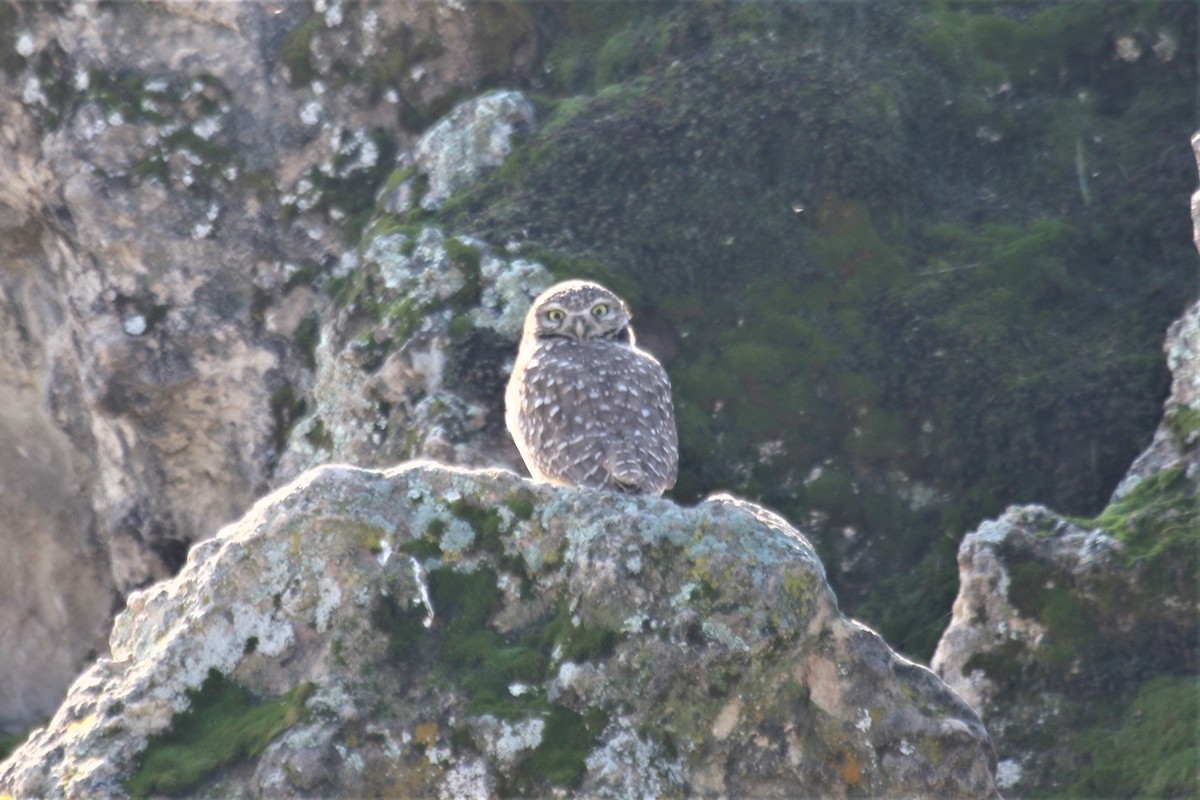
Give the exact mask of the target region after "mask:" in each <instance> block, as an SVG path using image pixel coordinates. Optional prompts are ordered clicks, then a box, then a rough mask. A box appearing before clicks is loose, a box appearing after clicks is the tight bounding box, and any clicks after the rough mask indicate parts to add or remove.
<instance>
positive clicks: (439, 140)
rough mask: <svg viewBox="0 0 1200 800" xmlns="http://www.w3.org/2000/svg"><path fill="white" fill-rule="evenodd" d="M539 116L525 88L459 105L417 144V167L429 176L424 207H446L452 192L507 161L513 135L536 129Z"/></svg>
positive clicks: (501, 92)
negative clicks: (524, 90) (523, 92)
mask: <svg viewBox="0 0 1200 800" xmlns="http://www.w3.org/2000/svg"><path fill="white" fill-rule="evenodd" d="M535 119H536V118H535V114H534V110H533V105H532V104H530V102H529V101H528V100H526V99H525V97H524V95H522V94H521V93H520V92H513V91H496V92H491V93H490V94H486V95H483V96H482V97H478V98H475V99H474V100H468V101H467V102H465V103H461V104H459V105H458V106H456V107H455V108H454V110H453V111H451V112H450V114H449V115H448V116H447V117H446V118H445V119H443V120H442V121H441V122H439V123H438V124H437V125H435V126H433V127H432V128H431V129H430V130H429V131H428V132H427V133H426V134H425V135H424V136H422V137H421V139H420V141H418V142H417V147H416V151H415V155H416V164H417V167H418V168H419V169H420V171H421V172H423V173H425V174H426V175H428V176H429V191H428V192H426V193H425V195H424V197H422V198H421V207H422V208H425V209H428V210H433V209H437V208H441V207H442V205H443V204H444V203H445V202H446V200H447V199H449V197H450V195H452V194H454V193H455V192H458V191H460V190H461V189H463V188H465V187H466V186H468V185H470V184H471V183H474V182H475V181H476V180H478V179H479V176H480V175H481V174H483V172H484V171H485V170H487V169H493V168H495V167H498V166H500V165H501V164H502V163H504V159H505V157H507V156H508V154H509V152H510V151H511V150H512V147H513V143H512V137H513V134H515V133H530V132H532V130H533V127H534V125H535Z"/></svg>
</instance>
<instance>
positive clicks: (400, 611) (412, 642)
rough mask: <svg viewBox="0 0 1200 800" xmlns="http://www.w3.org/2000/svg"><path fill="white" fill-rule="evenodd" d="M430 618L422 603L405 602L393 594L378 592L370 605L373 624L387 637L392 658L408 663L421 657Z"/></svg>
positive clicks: (390, 659)
mask: <svg viewBox="0 0 1200 800" xmlns="http://www.w3.org/2000/svg"><path fill="white" fill-rule="evenodd" d="M428 617H429V609H427V608H425V606H424V605H422V604H420V603H416V604H412V605H409V604H408V603H404V604H402V603H401V602H400V601H397V600H396V598H395V597H394V596H393V595H392V594H386V595H385V594H381V595H379V597H378V598H377V599H376V601H375V604H374V606H372V608H371V624H372V626H374V627H375V629H376V630H379V631H381V632H383V634H384V635H385V636H386V637H387V658H388V660H389V661H392V662H394V663H398V664H409V663H412V662H414V661H416V660H417V659H419V658H420V657H421V655H422V653H423V651H424V649H425V648H426V643H427V641H428V636H429V630H428V628H426V626H425V622H426V620H427V619H428Z"/></svg>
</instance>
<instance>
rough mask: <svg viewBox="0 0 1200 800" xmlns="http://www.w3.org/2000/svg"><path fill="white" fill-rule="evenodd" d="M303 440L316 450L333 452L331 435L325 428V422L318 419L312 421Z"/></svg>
mask: <svg viewBox="0 0 1200 800" xmlns="http://www.w3.org/2000/svg"><path fill="white" fill-rule="evenodd" d="M304 438H305V439H307V440H308V443H309V444H311V445H312V446H313V447H315V448H317V449H318V450H326V451H332V450H333V434H332V433H330V431H329V430H328V429H327V428H326V427H325V421H324V420H323V419H321V418H320V417H318V418H316V419H315V420H313V423H312V425H311V426H310V427H309V429H308V433H306V434H304Z"/></svg>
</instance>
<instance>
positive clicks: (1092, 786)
mask: <svg viewBox="0 0 1200 800" xmlns="http://www.w3.org/2000/svg"><path fill="white" fill-rule="evenodd" d="M1198 726H1200V679H1197V678H1195V677H1186V678H1174V677H1163V678H1155V679H1153V680H1151V681H1148V682H1146V683H1145V684H1144V685H1143V686H1142V687H1141V689H1140V690H1139V691H1138V693H1137V696H1136V697H1135V698H1134V699H1133V701H1132V702H1131V703H1129V704H1128V706H1126V708H1125V712H1124V718H1123V719H1122V720H1121V723H1120V725H1119V727H1113V726H1107V725H1105V726H1097V727H1095V728H1091V729H1089V730H1087V731H1084V732H1082V733H1081V734H1080V736H1079V739H1078V741H1079V751H1080V754H1081V756H1082V758H1083V766H1082V767H1081V768H1080V769H1079V770H1078V772H1077V773H1076V775H1077V777H1076V779H1075V780H1074V782H1073V783H1072V784H1071V786H1070V789H1069V791H1068V792H1067V796H1068V797H1145V798H1150V797H1195V796H1196V795H1197V794H1200V748H1197V746H1196V737H1197V730H1198V729H1200V728H1198Z"/></svg>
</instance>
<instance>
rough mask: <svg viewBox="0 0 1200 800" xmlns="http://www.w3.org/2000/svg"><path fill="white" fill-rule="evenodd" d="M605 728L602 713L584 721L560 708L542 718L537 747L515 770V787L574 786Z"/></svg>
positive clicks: (566, 709) (605, 721)
mask: <svg viewBox="0 0 1200 800" xmlns="http://www.w3.org/2000/svg"><path fill="white" fill-rule="evenodd" d="M607 724H608V719H607V717H606V716H605V715H604V714H602V713H596V714H593V715H591V716H589V717H584V716H582V715H580V714H577V713H576V712H574V711H572V710H570V709H568V708H563V707H562V706H556V707H555V708H553V709H552V710H551V711H550V713H549V715H547V717H546V728H545V731H544V732H543V733H542V741H541V743H540V744H539V745H538V746H537V747H536V748H535V749H534V751H533V752H532V753H530V754H529V756H528V757H527V758H525V759H524V760H523V761H522V762H521V763H520V764H519V765H518V767H517V770H516V775H517V777H516V780H517V782H518V786H520V785H521V784H525V785H528V786H538V785H540V784H541V783H542V782H548V783H552V784H557V785H559V786H566V787H568V788H573V787H576V786H578V785H579V782H580V780H582V778H583V773H584V769H585V767H586V762H587V757H588V754H589V753H591V751H592V748H593V747H595V744H596V740H597V739H598V738H599V736H600V733H601V732H602V731H603V730H604V726H605V725H607Z"/></svg>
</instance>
